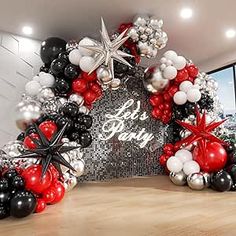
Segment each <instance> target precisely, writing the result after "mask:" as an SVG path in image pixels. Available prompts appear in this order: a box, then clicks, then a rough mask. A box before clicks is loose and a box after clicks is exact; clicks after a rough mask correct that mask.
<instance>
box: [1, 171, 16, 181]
mask: <svg viewBox="0 0 236 236" xmlns="http://www.w3.org/2000/svg"><path fill="white" fill-rule="evenodd" d="M17 175H18V172H17V171H16V170H15V169H9V170H8V171H7V172H6V173H4V175H3V177H5V178H6V179H8V180H10V181H12V179H13V178H14V177H15V176H17Z"/></svg>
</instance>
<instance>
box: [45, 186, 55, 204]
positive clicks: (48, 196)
mask: <svg viewBox="0 0 236 236" xmlns="http://www.w3.org/2000/svg"><path fill="white" fill-rule="evenodd" d="M42 195H43V200H44V201H45V202H46V203H47V204H50V203H52V202H53V201H54V200H55V198H56V193H55V189H54V188H52V187H49V188H48V189H46V190H45V191H43V194H42Z"/></svg>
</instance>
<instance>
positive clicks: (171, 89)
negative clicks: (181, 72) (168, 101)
mask: <svg viewBox="0 0 236 236" xmlns="http://www.w3.org/2000/svg"><path fill="white" fill-rule="evenodd" d="M177 91H179V86H177V85H172V86H171V87H170V88H169V90H168V93H169V95H170V97H171V98H172V97H174V95H175V93H176V92H177Z"/></svg>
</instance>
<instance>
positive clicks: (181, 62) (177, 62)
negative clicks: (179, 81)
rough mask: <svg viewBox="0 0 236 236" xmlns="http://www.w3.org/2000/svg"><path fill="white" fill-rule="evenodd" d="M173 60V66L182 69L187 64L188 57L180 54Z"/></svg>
mask: <svg viewBox="0 0 236 236" xmlns="http://www.w3.org/2000/svg"><path fill="white" fill-rule="evenodd" d="M172 61H173V66H174V67H175V68H176V69H177V70H182V69H183V68H184V67H185V66H186V59H185V58H184V57H182V56H178V57H176V58H174V59H173V60H172Z"/></svg>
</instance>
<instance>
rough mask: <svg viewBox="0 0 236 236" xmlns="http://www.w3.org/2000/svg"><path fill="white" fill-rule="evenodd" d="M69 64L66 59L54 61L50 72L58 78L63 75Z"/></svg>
mask: <svg viewBox="0 0 236 236" xmlns="http://www.w3.org/2000/svg"><path fill="white" fill-rule="evenodd" d="M67 64H68V62H67V61H66V60H65V59H63V58H57V59H55V60H53V61H52V64H51V67H50V70H51V71H52V73H53V74H54V75H56V76H58V75H63V72H64V69H65V67H66V65H67Z"/></svg>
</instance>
